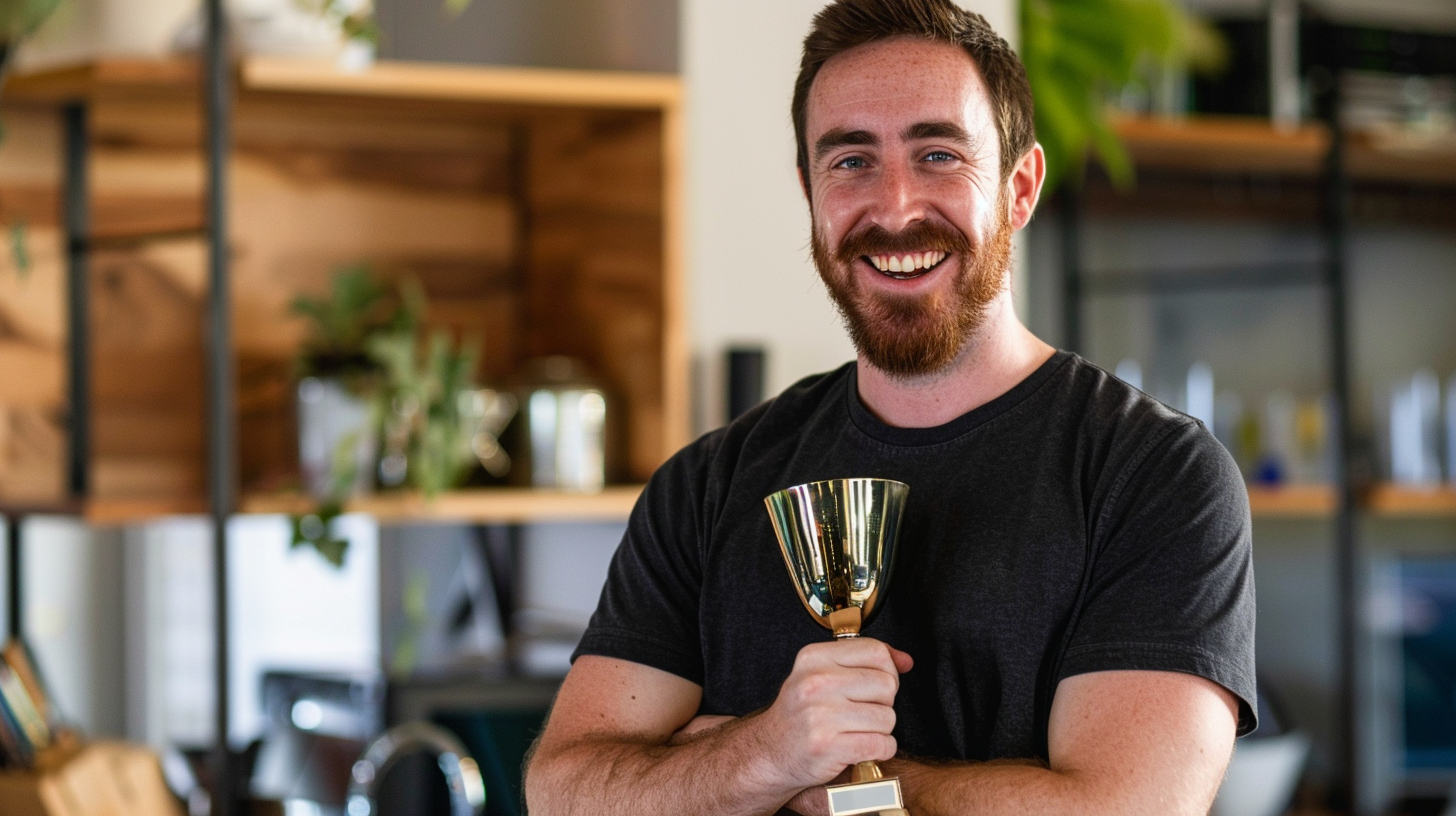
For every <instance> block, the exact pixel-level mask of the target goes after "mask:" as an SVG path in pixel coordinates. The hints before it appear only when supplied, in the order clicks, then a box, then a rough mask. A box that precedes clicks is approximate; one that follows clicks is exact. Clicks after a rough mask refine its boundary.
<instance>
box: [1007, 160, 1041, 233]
mask: <svg viewBox="0 0 1456 816" xmlns="http://www.w3.org/2000/svg"><path fill="white" fill-rule="evenodd" d="M1045 180H1046V153H1045V152H1043V151H1042V149H1041V145H1039V144H1034V145H1032V147H1031V149H1030V150H1028V151H1026V152H1025V153H1024V154H1022V156H1021V158H1019V159H1017V160H1016V169H1014V170H1012V171H1011V175H1010V176H1009V177H1007V179H1006V200H1007V202H1008V206H1009V207H1010V208H1011V211H1010V212H1009V213H1007V215H1008V216H1009V218H1010V221H1011V228H1012V229H1013V230H1019V229H1021V228H1022V227H1024V226H1026V224H1027V222H1028V221H1030V220H1031V214H1032V213H1033V212H1035V211H1036V202H1037V200H1038V199H1040V198H1041V185H1042V182H1043V181H1045Z"/></svg>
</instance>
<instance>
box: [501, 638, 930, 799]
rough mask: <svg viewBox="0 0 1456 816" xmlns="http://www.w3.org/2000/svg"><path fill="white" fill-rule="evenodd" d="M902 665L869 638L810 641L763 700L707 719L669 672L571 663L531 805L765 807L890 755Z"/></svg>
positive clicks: (535, 766)
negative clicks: (744, 710) (753, 709)
mask: <svg viewBox="0 0 1456 816" xmlns="http://www.w3.org/2000/svg"><path fill="white" fill-rule="evenodd" d="M910 665H911V660H910V656H909V655H907V654H905V653H904V652H900V651H898V650H895V649H893V648H891V647H889V646H887V645H885V644H884V643H881V642H879V641H876V640H872V639H869V638H862V639H858V640H853V641H837V642H831V643H817V644H814V645H812V646H808V647H805V648H804V649H803V650H802V651H800V653H799V656H798V659H797V660H796V661H795V663H794V668H793V671H792V672H791V674H790V676H789V679H788V680H786V681H785V682H784V685H783V687H782V688H781V689H780V691H779V695H778V698H777V699H776V700H775V701H774V703H773V705H771V706H769V707H768V708H766V709H764V710H763V711H760V712H757V713H755V714H752V715H749V716H747V717H719V716H694V712H695V711H696V709H697V708H698V705H699V702H700V701H701V698H702V689H701V688H699V687H698V686H696V685H694V684H692V683H689V682H688V681H686V680H683V679H682V678H680V677H675V676H673V675H670V674H667V673H666V672H661V671H658V670H657V669H652V668H648V667H646V666H640V665H637V664H634V663H628V662H626V661H621V660H610V659H607V658H596V657H583V658H581V659H579V660H578V661H577V662H576V665H575V666H573V667H572V670H571V673H570V674H569V675H567V679H566V682H565V683H564V684H563V685H562V688H561V692H560V693H559V694H558V695H557V698H556V704H555V705H554V706H553V708H552V711H551V718H550V720H549V721H548V722H547V725H546V731H545V733H544V734H543V735H542V737H541V740H540V742H539V743H538V746H537V749H536V751H535V753H534V755H533V756H532V758H531V760H530V762H529V765H528V768H527V774H526V794H527V799H528V801H529V803H530V807H531V810H532V812H533V813H535V812H539V813H541V814H546V816H554V815H555V814H569V813H588V812H589V813H592V814H594V816H600V815H602V814H618V813H620V814H634V816H635V814H639V813H666V812H676V811H682V810H711V811H714V812H717V813H720V814H761V813H767V812H772V811H775V810H777V809H778V808H780V807H782V806H783V805H784V803H786V802H788V801H789V800H790V799H792V798H793V797H794V796H795V795H796V794H799V793H800V792H801V791H803V790H804V789H805V788H813V787H815V786H818V785H819V784H821V783H823V782H828V781H831V780H833V779H834V778H835V777H836V776H838V775H839V773H840V772H841V771H842V770H844V769H845V768H846V767H848V766H849V765H852V764H853V763H855V762H860V761H862V760H865V759H878V758H884V757H889V756H893V755H894V753H895V741H894V738H893V737H891V736H890V730H891V729H892V728H893V727H894V725H895V712H894V709H893V708H892V707H891V706H892V705H893V704H894V701H895V692H896V691H897V690H898V688H899V673H900V672H902V671H907V670H909V668H910ZM707 768H711V769H712V771H711V772H705V769H707ZM818 790H819V791H820V795H821V797H822V788H820V789H818Z"/></svg>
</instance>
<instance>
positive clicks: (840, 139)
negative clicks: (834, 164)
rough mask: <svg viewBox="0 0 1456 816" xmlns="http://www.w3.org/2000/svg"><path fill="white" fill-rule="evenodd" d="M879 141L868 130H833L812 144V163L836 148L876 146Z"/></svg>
mask: <svg viewBox="0 0 1456 816" xmlns="http://www.w3.org/2000/svg"><path fill="white" fill-rule="evenodd" d="M879 143H880V139H879V137H878V136H876V135H875V134H873V133H870V132H869V131H868V130H850V129H848V128H833V129H831V130H828V131H826V132H825V133H824V135H823V136H820V137H819V138H818V139H817V140H815V142H814V161H819V160H820V159H822V158H824V154H825V153H828V152H829V151H831V150H834V149H835V148H838V147H845V146H847V145H877V144H879Z"/></svg>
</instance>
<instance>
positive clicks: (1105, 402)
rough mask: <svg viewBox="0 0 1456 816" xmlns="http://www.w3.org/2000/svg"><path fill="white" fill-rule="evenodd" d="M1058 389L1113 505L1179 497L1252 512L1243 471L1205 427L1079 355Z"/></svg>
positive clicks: (1060, 378)
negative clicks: (1154, 496) (1152, 495)
mask: <svg viewBox="0 0 1456 816" xmlns="http://www.w3.org/2000/svg"><path fill="white" fill-rule="evenodd" d="M1054 387H1055V388H1057V389H1058V393H1057V395H1056V404H1057V405H1059V406H1063V407H1064V408H1065V410H1067V411H1068V412H1069V416H1067V417H1066V420H1067V421H1069V422H1072V423H1074V424H1075V425H1076V427H1077V436H1078V439H1079V442H1080V445H1081V446H1082V447H1083V449H1084V451H1085V452H1086V453H1087V454H1088V460H1089V461H1091V462H1096V463H1099V465H1100V467H1099V470H1100V471H1101V472H1100V474H1099V476H1100V478H1099V479H1098V481H1099V482H1100V483H1101V486H1102V487H1103V489H1104V491H1105V492H1104V495H1105V496H1106V498H1108V499H1111V500H1113V501H1116V500H1119V499H1126V498H1129V497H1137V496H1142V497H1145V496H1146V493H1147V492H1149V491H1152V492H1175V493H1178V494H1180V495H1183V496H1185V497H1189V496H1192V495H1202V496H1203V497H1204V498H1205V499H1206V500H1210V501H1218V502H1220V503H1227V504H1230V505H1232V506H1234V507H1235V508H1237V507H1238V506H1243V507H1245V508H1246V507H1247V503H1248V496H1247V492H1246V491H1245V488H1244V484H1243V478H1242V475H1241V474H1240V473H1239V469H1238V466H1237V464H1235V462H1234V460H1233V457H1232V456H1230V455H1229V453H1228V451H1227V450H1225V449H1224V447H1223V445H1222V444H1220V443H1219V441H1218V440H1217V439H1215V438H1214V436H1213V433H1212V432H1211V431H1210V430H1209V429H1208V428H1207V427H1205V426H1204V424H1203V423H1202V422H1200V421H1198V420H1197V419H1194V418H1193V417H1191V416H1188V415H1187V414H1184V413H1183V412H1181V411H1178V410H1175V409H1173V408H1171V407H1169V406H1167V405H1165V404H1163V403H1162V402H1160V401H1158V400H1156V399H1154V398H1153V397H1151V396H1148V395H1147V394H1145V393H1143V392H1142V391H1140V390H1139V389H1137V388H1134V387H1133V386H1131V385H1129V384H1127V383H1126V382H1124V381H1122V380H1121V379H1119V378H1117V377H1115V376H1113V375H1112V374H1109V373H1108V372H1107V371H1104V370H1103V369H1101V368H1099V367H1097V366H1095V365H1093V364H1092V363H1089V362H1087V361H1086V360H1083V359H1082V358H1080V357H1076V356H1073V357H1072V358H1071V359H1070V360H1069V361H1068V364H1067V365H1066V366H1064V367H1063V370H1062V371H1060V372H1058V377H1057V382H1056V385H1055V386H1054ZM1058 410H1061V409H1060V408H1059V409H1058ZM1245 512H1247V511H1246V509H1245Z"/></svg>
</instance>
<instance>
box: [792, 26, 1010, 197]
mask: <svg viewBox="0 0 1456 816" xmlns="http://www.w3.org/2000/svg"><path fill="white" fill-rule="evenodd" d="M901 36H908V37H918V38H920V39H923V40H929V41H931V42H943V43H950V44H952V45H959V46H960V47H961V48H963V49H965V52H966V53H967V54H968V55H970V57H971V61H972V62H974V63H975V64H976V67H977V68H979V69H980V71H981V81H982V82H984V83H985V85H986V92H987V94H988V95H989V96H990V102H991V108H992V112H993V114H994V118H995V121H996V135H997V136H999V137H1000V145H1001V178H1002V180H1003V181H1004V180H1005V179H1006V178H1007V177H1008V176H1009V175H1010V174H1011V170H1012V168H1013V166H1014V165H1015V163H1016V160H1017V159H1019V158H1021V156H1022V155H1023V154H1024V153H1026V151H1028V150H1030V149H1031V148H1032V145H1034V144H1035V143H1036V132H1035V129H1034V126H1033V124H1032V102H1031V85H1030V83H1028V82H1027V80H1026V69H1025V68H1024V67H1023V66H1022V65H1021V60H1020V59H1018V58H1017V56H1016V52H1014V51H1012V50H1011V46H1010V45H1008V44H1007V43H1006V41H1005V40H1003V39H1002V38H1001V37H1000V36H999V35H997V34H996V32H995V31H993V30H992V29H991V26H990V25H989V24H988V23H987V22H986V18H985V17H982V16H981V15H979V14H976V13H974V12H970V11H966V10H965V9H963V8H961V7H960V6H957V5H956V4H955V3H954V2H952V0H835V2H833V3H831V4H830V5H828V6H825V7H824V8H823V9H821V10H820V11H819V13H818V14H816V15H814V24H813V27H812V28H810V29H809V35H808V36H807V37H805V38H804V56H803V59H801V60H800V61H799V78H798V80H797V81H795V82H794V103H793V117H794V139H795V141H796V142H797V144H798V163H799V171H800V172H801V173H803V175H804V182H805V187H806V188H807V186H808V180H809V146H808V144H807V143H806V142H805V139H806V138H807V136H806V134H805V133H804V120H805V119H806V117H807V114H806V109H807V107H808V103H809V88H810V87H811V86H813V84H814V77H816V76H818V75H819V69H820V68H822V67H824V63H825V62H828V61H829V58H830V57H833V56H835V55H837V54H842V53H844V52H845V51H848V50H850V49H851V48H855V47H857V46H861V45H865V44H867V43H872V42H875V41H877V40H884V39H889V38H890V37H901Z"/></svg>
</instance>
